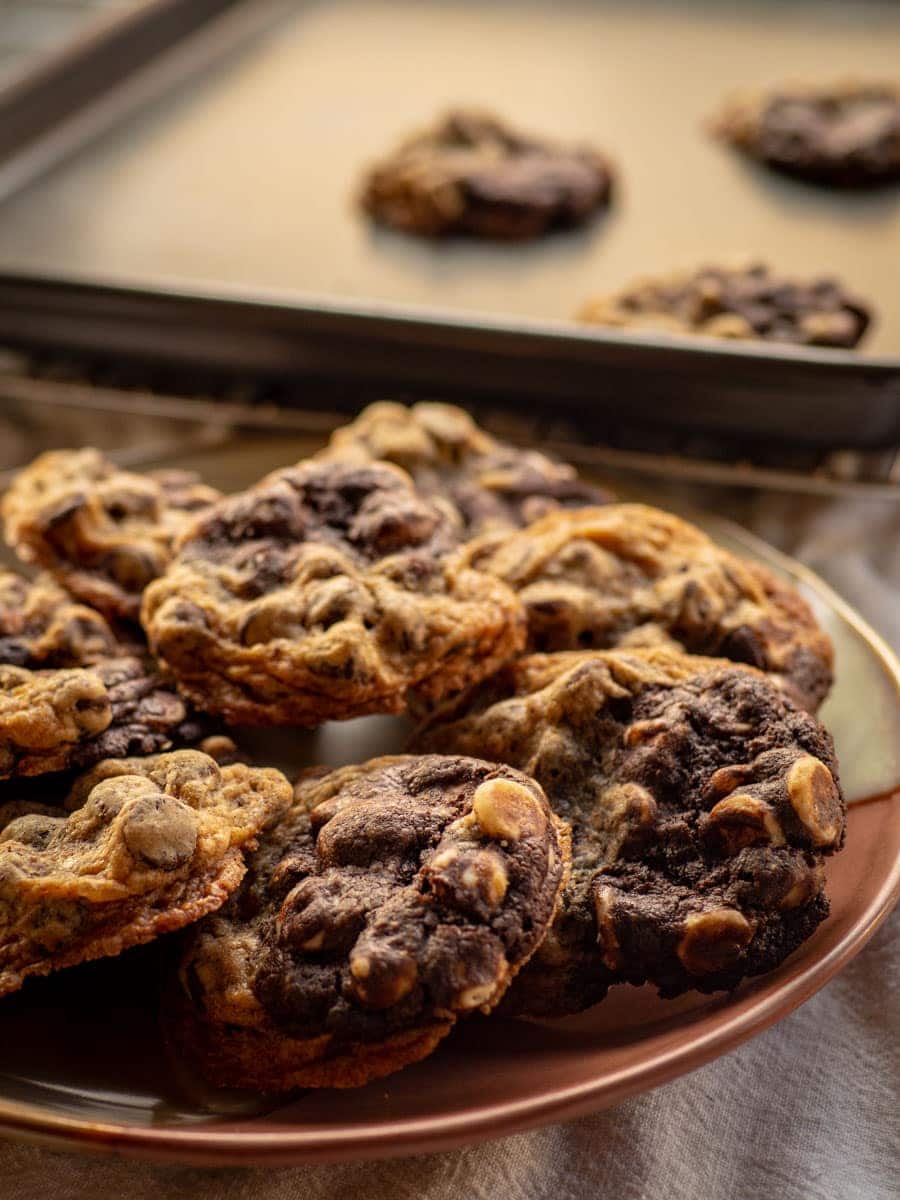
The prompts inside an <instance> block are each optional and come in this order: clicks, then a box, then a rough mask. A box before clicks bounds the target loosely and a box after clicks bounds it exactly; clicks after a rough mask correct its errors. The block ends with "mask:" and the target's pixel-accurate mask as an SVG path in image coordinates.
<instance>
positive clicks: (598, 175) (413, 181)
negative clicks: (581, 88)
mask: <svg viewBox="0 0 900 1200" xmlns="http://www.w3.org/2000/svg"><path fill="white" fill-rule="evenodd" d="M612 181H613V172H612V167H611V165H610V162H609V160H608V159H607V158H606V157H605V156H604V155H602V154H600V153H599V152H598V151H596V150H593V149H591V148H590V147H587V146H564V145H558V144H556V143H554V142H551V141H550V140H548V139H543V138H537V137H533V136H531V135H530V134H522V133H519V132H518V131H516V130H513V129H511V128H510V127H509V126H508V125H506V124H505V123H504V122H502V121H500V120H498V119H497V118H496V117H493V116H491V115H489V114H488V113H483V112H478V111H468V110H458V111H454V112H451V113H448V114H447V115H446V116H445V117H443V118H442V119H441V120H440V121H438V122H437V124H435V125H434V126H432V127H431V128H429V129H426V130H424V131H422V132H421V133H417V134H415V135H414V136H412V137H410V138H408V139H407V140H406V141H404V142H403V143H402V144H401V145H400V147H399V148H398V149H397V150H396V151H395V152H394V153H393V154H391V155H390V156H389V157H387V158H385V159H384V160H383V161H382V162H380V163H378V164H377V165H376V166H374V167H373V168H372V170H371V171H370V172H369V173H368V175H367V177H366V181H365V185H364V189H363V194H362V204H363V207H364V208H365V209H366V211H367V212H368V213H369V214H370V215H371V216H373V217H374V218H375V219H376V220H378V221H380V222H382V223H383V224H385V225H391V226H393V227H394V228H396V229H402V230H404V231H406V232H407V233H418V234H421V235H423V236H426V237H438V236H441V235H443V234H451V233H461V234H474V235H476V236H478V237H485V238H496V239H500V240H517V239H523V238H533V237H538V236H539V235H541V234H543V233H547V232H548V231H550V230H552V229H565V228H571V227H572V226H576V225H582V224H584V223H585V222H586V221H587V220H589V219H590V217H592V216H593V215H594V214H595V213H597V212H598V211H599V210H601V209H603V208H606V206H607V205H608V204H609V199H610V194H611V192H612Z"/></svg>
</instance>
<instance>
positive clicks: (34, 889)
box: [0, 750, 291, 995]
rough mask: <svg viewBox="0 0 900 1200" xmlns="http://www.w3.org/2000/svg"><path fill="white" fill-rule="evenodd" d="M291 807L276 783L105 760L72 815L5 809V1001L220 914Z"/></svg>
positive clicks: (152, 762) (231, 771) (247, 770)
mask: <svg viewBox="0 0 900 1200" xmlns="http://www.w3.org/2000/svg"><path fill="white" fill-rule="evenodd" d="M290 799H291V787H290V784H289V783H288V782H287V780H286V779H285V778H284V776H282V775H281V774H279V772H277V771H273V770H268V769H257V768H252V767H247V766H244V765H243V764H235V765H232V766H225V767H219V766H218V765H217V763H216V762H215V761H214V760H213V759H212V758H210V757H209V756H208V755H206V754H203V753H201V752H199V751H196V750H179V751H175V752H173V753H171V754H162V755H158V756H152V757H149V758H139V759H136V758H132V759H111V760H107V761H105V762H103V763H101V764H99V765H98V766H96V767H94V768H93V769H92V770H90V771H88V772H86V773H85V774H84V775H82V776H80V777H79V778H78V779H77V780H76V781H75V783H74V784H73V785H72V788H71V790H70V792H69V794H68V796H67V797H66V800H65V806H64V807H63V808H59V807H55V806H49V805H44V804H36V803H32V802H30V801H16V800H11V801H9V802H7V803H5V804H2V805H0V995H5V994H7V993H8V992H12V991H15V990H16V989H18V988H19V987H21V986H22V983H23V982H24V980H25V979H26V978H27V977H28V976H29V975H46V974H49V973H50V972H51V971H55V970H58V969H59V968H61V967H67V966H74V965H76V964H77V963H80V962H85V961H87V960H89V959H93V958H101V957H106V956H108V955H115V954H119V953H120V952H121V951H122V950H125V949H127V948H128V947H129V946H134V945H138V944H140V943H143V942H147V941H150V940H152V939H153V938H155V937H157V936H158V935H159V934H162V933H167V932H170V931H171V930H174V929H180V928H181V927H182V926H184V925H186V924H189V923H190V922H192V921H196V920H198V919H199V918H200V917H201V916H203V915H205V914H206V913H209V912H212V911H213V910H214V909H216V908H218V907H219V906H220V905H221V904H222V903H224V901H225V900H226V899H227V897H228V896H229V895H230V894H231V892H233V891H234V889H235V888H236V887H237V885H238V884H239V882H240V880H241V879H242V877H243V875H244V871H245V864H244V853H245V852H246V851H248V850H249V849H250V848H252V846H253V845H255V839H256V837H257V835H258V834H259V833H260V831H261V830H263V829H265V828H266V827H267V826H269V825H270V824H272V822H274V821H275V820H276V819H277V818H278V816H279V815H280V814H281V813H283V812H284V811H285V810H286V809H287V807H288V806H289V804H290Z"/></svg>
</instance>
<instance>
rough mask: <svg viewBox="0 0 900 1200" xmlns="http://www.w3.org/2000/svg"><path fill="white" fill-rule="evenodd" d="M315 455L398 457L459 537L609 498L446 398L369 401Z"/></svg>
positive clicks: (391, 459)
mask: <svg viewBox="0 0 900 1200" xmlns="http://www.w3.org/2000/svg"><path fill="white" fill-rule="evenodd" d="M318 457H320V458H338V459H345V460H348V461H351V460H356V461H367V460H371V459H384V460H386V461H388V462H392V463H397V465H398V466H401V467H403V468H404V470H406V471H408V472H409V474H410V475H411V476H412V478H413V480H414V481H415V484H416V487H417V488H418V489H419V491H421V492H423V493H424V494H425V495H426V496H428V497H430V498H431V499H434V500H439V501H442V502H445V503H446V504H448V505H449V506H450V511H451V512H452V514H453V515H454V517H455V519H456V520H457V521H458V523H459V525H460V527H461V528H462V530H463V532H464V534H465V536H466V537H472V536H474V535H475V534H479V533H484V532H486V531H488V530H502V529H516V528H518V527H519V526H521V525H528V524H530V522H532V521H536V520H537V519H538V517H541V516H543V515H544V514H545V513H547V512H551V511H552V510H553V509H555V508H580V507H583V506H584V505H586V504H605V503H606V502H607V501H609V500H610V499H612V496H611V494H610V493H609V492H606V491H604V490H603V489H601V488H597V487H592V486H591V485H590V484H587V483H584V482H583V481H582V480H580V479H579V478H578V476H577V474H576V472H575V470H574V468H572V467H570V466H569V465H568V463H561V462H556V461H554V460H553V459H552V458H548V457H547V456H546V455H544V454H541V453H540V451H538V450H520V449H518V448H517V447H515V446H511V445H509V444H508V443H506V442H501V441H499V440H498V439H497V438H495V437H492V436H491V435H490V434H489V433H487V432H486V431H485V430H484V429H481V428H480V427H479V426H478V425H477V424H476V423H475V422H474V421H473V420H472V418H471V417H470V416H469V414H468V413H467V412H466V411H465V410H464V409H462V408H456V407H454V406H453V405H451V404H434V403H427V402H425V403H420V404H413V405H412V406H411V407H409V408H408V407H407V406H406V405H404V404H393V403H390V402H389V401H383V402H381V403H379V404H371V405H369V407H368V408H366V409H364V410H363V412H361V413H360V415H359V416H358V417H357V418H356V420H355V421H353V422H352V424H350V425H344V426H342V427H341V428H340V429H337V430H335V432H334V433H333V434H332V436H331V440H330V442H329V444H328V446H327V448H326V449H325V450H324V451H322V452H321V454H320V455H319V456H318Z"/></svg>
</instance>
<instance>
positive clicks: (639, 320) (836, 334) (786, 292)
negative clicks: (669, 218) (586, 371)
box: [578, 263, 872, 349]
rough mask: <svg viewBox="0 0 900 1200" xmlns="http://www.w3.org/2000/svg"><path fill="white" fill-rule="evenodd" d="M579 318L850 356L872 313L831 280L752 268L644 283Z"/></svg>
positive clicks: (592, 304)
mask: <svg viewBox="0 0 900 1200" xmlns="http://www.w3.org/2000/svg"><path fill="white" fill-rule="evenodd" d="M578 315H579V317H580V318H581V320H583V321H587V322H588V323H589V324H593V325H609V326H614V327H618V328H620V329H638V330H640V329H658V330H660V331H662V332H668V333H696V334H702V335H703V336H705V337H719V338H735V339H738V340H743V339H752V340H762V341H769V342H790V343H792V344H794V345H798V346H833V347H836V348H838V349H852V348H853V347H854V346H856V345H858V344H859V342H860V340H861V339H862V337H863V334H864V333H865V332H866V330H867V328H868V327H869V323H870V321H871V316H872V310H871V308H870V306H869V305H868V304H866V303H865V302H864V301H863V300H861V299H859V297H857V296H853V295H850V294H849V293H848V292H847V291H845V289H844V288H843V287H842V286H841V284H839V283H837V282H836V281H835V280H833V279H828V278H819V279H812V280H810V281H809V282H805V281H803V280H799V279H794V278H792V277H790V276H786V275H779V274H778V273H776V272H774V271H771V270H770V269H769V268H768V267H767V266H765V265H764V264H762V263H752V264H750V265H748V266H740V267H738V266H733V267H715V266H709V267H701V268H700V269H699V270H696V271H681V272H676V273H673V274H671V275H663V276H659V277H656V278H648V279H641V280H638V281H637V282H636V283H634V284H632V285H631V286H629V287H626V288H624V289H623V290H622V291H621V292H615V293H613V294H611V295H608V296H598V297H596V298H595V299H594V300H591V301H589V302H588V303H587V304H586V305H585V306H584V307H583V308H582V309H581V311H580V312H579V314H578Z"/></svg>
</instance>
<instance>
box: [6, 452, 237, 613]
mask: <svg viewBox="0 0 900 1200" xmlns="http://www.w3.org/2000/svg"><path fill="white" fill-rule="evenodd" d="M218 495H219V493H218V492H216V491H214V489H212V488H209V487H206V486H205V484H201V483H200V482H199V481H198V479H197V477H196V476H195V475H193V474H192V473H191V472H188V471H154V472H150V473H149V474H147V475H137V474H135V473H133V472H132V471H123V470H120V469H119V468H118V467H117V466H116V465H115V464H114V463H112V462H110V461H109V459H107V458H105V457H104V455H103V454H101V453H100V451H99V450H91V449H85V450H51V451H49V452H48V453H46V454H42V455H40V456H39V457H38V458H36V459H35V460H34V462H33V463H31V465H30V466H28V467H26V468H25V469H24V470H23V471H21V472H20V473H19V475H18V476H17V477H16V478H15V480H14V481H13V483H12V485H11V486H10V488H9V490H8V491H7V493H6V495H5V496H4V497H3V500H2V502H0V516H2V519H3V532H4V537H5V538H6V541H7V543H8V544H9V545H10V546H12V547H13V549H14V550H15V551H16V553H17V554H18V555H19V557H20V558H22V559H23V560H24V561H25V562H30V563H37V564H38V565H40V566H43V567H46V569H47V570H48V571H50V572H51V573H52V574H53V575H54V576H56V578H57V579H59V580H60V582H61V583H63V584H64V585H65V586H66V588H67V589H68V590H69V592H71V593H72V595H73V596H75V597H77V598H78V599H79V600H83V601H84V602H85V603H87V604H90V605H92V606H93V607H94V608H96V609H97V610H98V611H100V612H101V613H103V614H104V615H105V616H107V617H113V618H117V619H125V620H131V621H136V620H137V617H138V613H139V611H140V605H141V593H142V592H143V590H144V588H145V587H146V586H147V584H148V583H149V582H150V580H151V579H155V578H156V577H157V575H160V574H162V572H163V570H164V569H165V566H166V564H167V563H168V561H169V556H170V552H171V546H172V540H173V538H174V537H175V535H176V534H177V533H178V532H179V531H180V530H181V529H183V528H184V526H185V524H186V523H187V521H188V520H189V519H190V518H191V517H192V516H193V515H194V514H195V513H196V512H198V511H199V510H200V509H202V508H204V507H205V506H206V505H207V504H209V503H210V502H211V501H213V500H215V499H216V498H217V497H218Z"/></svg>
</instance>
